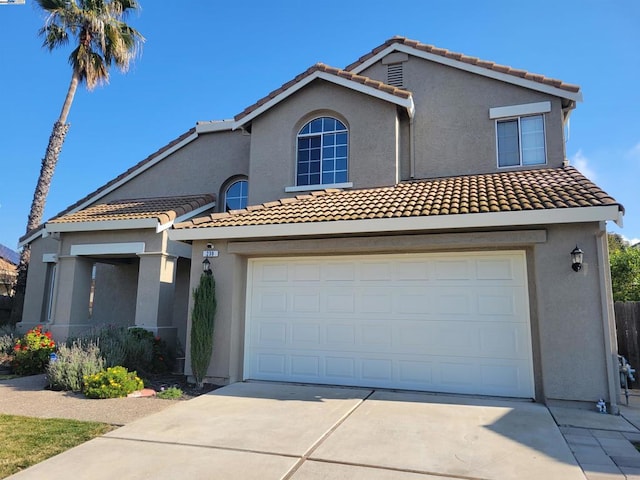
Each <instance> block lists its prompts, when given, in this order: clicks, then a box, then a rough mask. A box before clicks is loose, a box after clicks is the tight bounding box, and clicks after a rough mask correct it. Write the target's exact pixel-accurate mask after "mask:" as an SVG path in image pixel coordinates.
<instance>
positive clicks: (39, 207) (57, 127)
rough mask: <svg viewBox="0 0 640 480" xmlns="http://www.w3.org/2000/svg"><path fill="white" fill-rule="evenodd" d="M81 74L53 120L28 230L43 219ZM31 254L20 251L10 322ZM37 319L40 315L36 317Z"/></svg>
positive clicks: (18, 315) (15, 318) (18, 314)
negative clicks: (55, 119)
mask: <svg viewBox="0 0 640 480" xmlns="http://www.w3.org/2000/svg"><path fill="white" fill-rule="evenodd" d="M78 83H79V77H78V75H77V74H76V73H75V72H74V73H73V75H71V83H70V84H69V89H68V90H67V95H66V97H65V99H64V104H63V105H62V111H61V112H60V117H59V118H58V120H57V121H56V122H55V123H54V124H53V131H52V132H51V136H50V137H49V144H48V145H47V151H46V153H45V156H44V158H43V159H42V165H41V166H40V175H39V176H38V183H37V184H36V189H35V192H34V193H33V200H32V201H31V209H30V210H29V219H28V220H27V230H26V233H29V232H31V231H32V230H34V229H36V228H38V226H39V225H40V223H41V222H42V217H43V215H44V207H45V205H46V203H47V196H48V195H49V188H50V187H51V180H52V179H53V173H54V171H55V169H56V165H57V163H58V158H59V157H60V151H61V150H62V145H63V144H64V139H65V137H66V136H67V132H68V131H69V124H68V123H65V122H66V121H67V116H68V115H69V109H70V108H71V104H72V103H73V98H74V97H75V94H76V90H77V89H78ZM30 258H31V245H30V244H26V245H25V246H24V247H23V248H22V251H21V252H20V263H19V265H18V278H17V280H16V287H15V294H14V299H13V308H12V309H11V319H10V322H11V324H13V325H15V324H16V323H18V322H20V321H21V320H22V310H23V307H24V295H25V291H26V289H27V273H28V270H29V260H30ZM37 320H38V321H39V320H40V319H37Z"/></svg>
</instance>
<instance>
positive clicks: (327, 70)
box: [234, 63, 411, 121]
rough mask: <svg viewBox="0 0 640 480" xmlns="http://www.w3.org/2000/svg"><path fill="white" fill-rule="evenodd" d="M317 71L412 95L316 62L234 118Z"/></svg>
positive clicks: (235, 118)
mask: <svg viewBox="0 0 640 480" xmlns="http://www.w3.org/2000/svg"><path fill="white" fill-rule="evenodd" d="M315 72H324V73H329V74H331V75H335V76H337V77H341V78H345V79H347V80H351V81H352V82H356V83H360V84H362V85H365V86H367V87H372V88H375V89H376V90H380V91H382V92H385V93H389V94H391V95H395V96H397V97H400V98H405V99H406V98H409V97H411V92H408V91H407V90H403V89H401V88H397V87H393V86H391V85H387V84H386V83H383V82H379V81H378V80H373V79H371V78H369V77H364V76H362V75H356V74H355V73H352V72H348V71H346V70H341V69H339V68H335V67H330V66H328V65H325V64H324V63H316V64H315V65H313V66H312V67H309V68H308V69H307V70H306V71H304V72H303V73H301V74H300V75H298V76H297V77H295V78H294V79H293V80H290V81H288V82H287V83H285V84H284V85H282V86H281V87H280V88H277V89H275V90H274V91H273V92H271V93H269V94H268V95H267V96H266V97H263V98H261V99H260V100H258V101H257V102H256V103H254V104H253V105H250V106H248V107H247V108H245V109H244V110H243V111H242V112H240V113H239V114H237V115H236V116H235V117H234V120H236V121H238V120H240V119H242V118H244V117H246V116H247V115H249V114H250V113H251V112H253V111H254V110H256V109H257V108H260V107H261V106H262V105H264V104H265V103H267V102H268V101H270V100H273V99H274V98H275V97H277V96H278V95H280V94H281V93H283V92H284V91H286V90H288V89H289V88H291V87H292V86H293V85H295V84H296V83H298V82H300V81H301V80H304V79H305V78H307V77H308V76H310V75H312V74H314V73H315Z"/></svg>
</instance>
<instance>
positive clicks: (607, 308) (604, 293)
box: [596, 222, 620, 415]
mask: <svg viewBox="0 0 640 480" xmlns="http://www.w3.org/2000/svg"><path fill="white" fill-rule="evenodd" d="M596 247H597V251H598V265H599V266H600V268H599V269H598V270H599V272H600V273H599V275H600V305H602V330H603V333H604V351H605V360H606V361H605V365H606V368H607V382H608V387H609V402H610V411H611V413H612V414H614V415H618V414H619V413H620V409H619V408H618V403H619V401H620V388H619V387H620V385H619V384H618V382H619V381H620V374H619V371H618V347H617V345H616V343H615V341H616V326H615V313H614V309H613V296H612V293H611V271H610V270H609V246H608V244H607V227H606V225H605V223H604V222H600V233H598V235H597V241H596Z"/></svg>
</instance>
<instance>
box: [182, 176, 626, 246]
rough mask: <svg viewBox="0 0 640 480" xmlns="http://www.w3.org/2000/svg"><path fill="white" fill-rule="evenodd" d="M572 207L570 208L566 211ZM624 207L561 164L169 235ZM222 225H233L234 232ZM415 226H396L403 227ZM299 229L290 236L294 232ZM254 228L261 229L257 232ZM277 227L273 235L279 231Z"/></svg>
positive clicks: (477, 222) (307, 198)
mask: <svg viewBox="0 0 640 480" xmlns="http://www.w3.org/2000/svg"><path fill="white" fill-rule="evenodd" d="M583 207H607V208H606V209H605V210H598V209H594V208H583ZM569 211H571V214H570V215H567V213H569ZM579 211H580V212H579ZM587 211H589V212H587ZM623 211H624V210H623V207H622V206H621V205H620V204H618V203H617V202H616V201H615V200H614V199H613V198H612V197H610V196H609V195H608V194H607V193H606V192H604V191H603V190H601V189H600V188H599V187H598V186H596V185H595V184H594V183H592V182H591V181H590V180H589V179H588V178H586V177H585V176H583V175H582V174H581V173H580V172H579V171H578V170H576V169H575V168H573V167H562V168H548V169H536V170H524V171H511V172H502V173H493V174H482V175H465V176H456V177H447V178H437V179H428V180H416V181H409V182H403V183H399V184H397V185H394V186H390V187H380V188H368V189H361V190H346V191H342V190H324V191H318V192H313V193H311V194H307V195H298V196H297V197H295V198H285V199H282V200H279V201H276V202H270V203H265V204H263V205H258V206H253V207H248V208H247V209H244V210H235V211H231V212H227V213H214V214H211V215H209V216H206V217H202V218H194V219H192V220H189V221H187V222H183V223H178V222H176V224H175V225H174V228H175V229H176V230H178V231H177V232H176V231H174V232H172V233H171V236H172V238H175V239H177V240H180V239H188V238H194V239H195V238H197V236H196V237H194V234H193V233H190V232H188V230H194V229H205V228H215V230H216V231H215V232H213V234H214V235H217V234H218V232H219V233H220V234H223V235H224V234H227V233H228V234H229V235H230V236H234V237H239V236H241V235H246V234H247V233H249V230H251V228H249V229H246V228H245V229H246V230H247V232H245V233H242V232H240V231H239V228H243V227H260V226H276V225H295V226H296V227H297V230H298V231H299V232H300V234H304V229H300V227H302V226H303V225H302V224H320V223H344V222H341V221H345V220H347V221H349V222H348V223H349V224H351V225H352V227H353V228H351V227H347V228H345V229H344V230H343V231H344V232H347V231H353V229H356V230H358V227H357V226H355V224H356V223H357V222H353V221H367V220H381V219H403V218H405V219H412V218H413V219H415V218H422V219H424V220H425V222H431V223H424V224H421V225H422V226H419V228H460V227H473V226H484V225H485V224H486V222H489V224H487V225H486V226H489V225H493V226H496V225H502V224H503V223H501V222H503V221H504V222H505V223H504V224H505V225H526V224H536V223H571V222H579V221H594V220H595V219H596V218H597V219H598V220H619V216H620V212H623ZM523 212H534V213H543V214H547V213H548V212H555V215H552V216H549V215H542V216H541V215H537V216H535V217H532V216H527V217H522V218H520V217H515V216H514V215H513V214H521V213H523ZM480 213H482V214H489V215H491V214H507V213H508V214H511V215H509V216H507V217H505V216H502V217H499V218H498V217H495V216H494V217H491V218H489V216H487V215H476V214H480ZM463 217H464V218H463ZM600 217H603V218H600ZM605 217H606V218H605ZM376 225H377V226H375V227H374V226H372V228H380V229H382V230H386V229H387V228H388V227H389V225H390V224H389V225H385V226H382V225H379V224H376ZM416 226H417V225H416ZM225 227H231V228H232V229H233V231H231V230H229V229H225ZM410 227H411V226H410V225H408V224H404V223H403V224H402V225H400V224H398V230H404V229H411V228H410ZM222 230H225V232H223V231H222ZM268 230H273V229H266V230H264V235H265V236H266V235H267V234H268V233H269V231H268ZM260 231H261V232H262V230H260ZM295 231H296V230H293V231H292V232H291V233H289V234H295ZM312 231H313V232H312ZM359 231H360V230H359ZM389 231H391V230H389ZM309 232H310V233H320V230H319V229H318V228H314V229H310V231H309ZM254 233H255V234H256V235H259V234H260V233H259V232H258V230H256V231H255V232H254ZM272 233H273V234H276V232H275V231H273V232H272ZM334 233H336V232H335V231H334ZM249 236H251V235H249Z"/></svg>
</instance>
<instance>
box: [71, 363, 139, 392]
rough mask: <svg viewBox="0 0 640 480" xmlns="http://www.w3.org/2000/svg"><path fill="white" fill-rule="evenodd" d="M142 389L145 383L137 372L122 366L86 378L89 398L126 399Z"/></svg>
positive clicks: (85, 388) (85, 386) (85, 390)
mask: <svg viewBox="0 0 640 480" xmlns="http://www.w3.org/2000/svg"><path fill="white" fill-rule="evenodd" d="M142 388H144V383H143V382H142V380H141V379H140V378H139V377H138V375H137V374H136V372H129V371H128V370H127V369H126V368H125V367H121V366H116V367H110V368H107V369H106V370H103V371H102V372H98V373H95V374H93V375H88V376H86V377H84V394H85V395H86V396H87V397H89V398H118V397H126V396H127V395H128V394H130V393H131V392H135V391H136V390H141V389H142Z"/></svg>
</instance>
